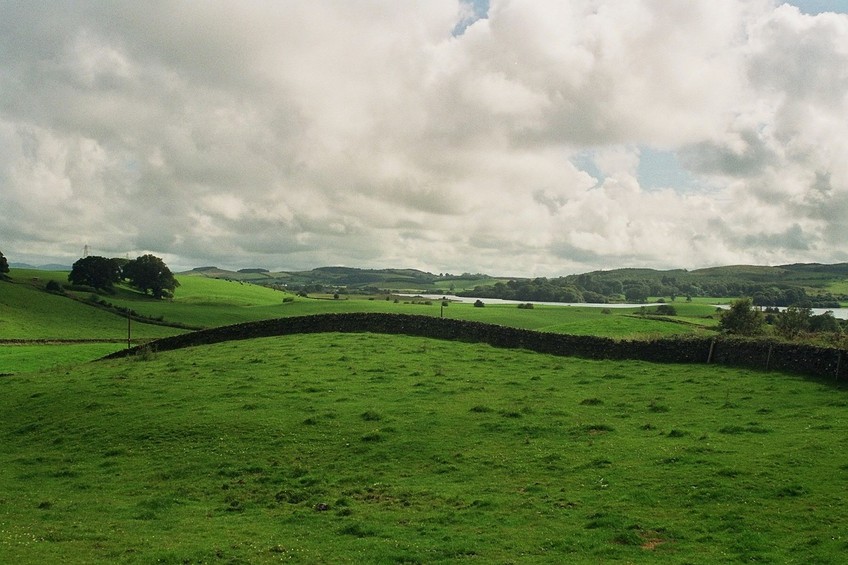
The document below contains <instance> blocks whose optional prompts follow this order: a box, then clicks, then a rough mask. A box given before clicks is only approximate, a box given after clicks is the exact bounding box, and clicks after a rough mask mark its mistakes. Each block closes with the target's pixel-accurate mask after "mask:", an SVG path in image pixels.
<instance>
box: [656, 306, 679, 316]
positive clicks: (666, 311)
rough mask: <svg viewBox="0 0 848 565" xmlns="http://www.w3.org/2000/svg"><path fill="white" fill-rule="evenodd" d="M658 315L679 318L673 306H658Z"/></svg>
mask: <svg viewBox="0 0 848 565" xmlns="http://www.w3.org/2000/svg"><path fill="white" fill-rule="evenodd" d="M657 314H661V315H663V316H677V308H675V307H674V306H672V305H671V304H660V305H659V306H657Z"/></svg>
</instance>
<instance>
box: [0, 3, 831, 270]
mask: <svg viewBox="0 0 848 565" xmlns="http://www.w3.org/2000/svg"><path fill="white" fill-rule="evenodd" d="M481 15H482V14H481V13H480V12H479V9H478V11H477V12H473V15H472V12H471V11H469V4H468V3H466V2H459V1H455V0H442V1H430V0H427V1H424V0H422V1H419V2H411V3H398V2H395V1H392V0H380V1H378V0H368V1H365V2H356V3H351V2H341V1H333V0H327V1H315V2H308V3H307V2H302V3H277V2H263V1H257V2H250V3H238V4H236V3H230V2H224V1H216V2H205V3H190V2H186V3H172V2H161V3H159V2H151V3H144V4H143V5H139V4H137V3H131V2H110V3H107V4H87V5H83V6H74V5H69V4H65V3H50V2H30V3H13V4H3V5H2V7H0V91H2V92H3V93H4V94H3V97H2V98H0V210H2V213H0V248H2V249H3V251H4V253H5V254H6V255H7V257H9V258H10V260H11V261H16V260H29V259H30V258H35V257H37V256H42V257H45V258H47V259H49V260H51V261H52V260H62V261H64V262H72V261H73V260H75V259H76V258H77V257H78V256H79V253H80V252H81V249H82V246H83V245H84V244H86V243H88V244H90V245H91V246H92V248H93V249H96V250H98V252H99V253H102V254H107V255H120V256H123V255H124V254H125V253H134V252H141V251H149V252H153V253H157V254H159V255H161V256H163V257H166V258H168V260H170V261H172V262H174V263H175V264H176V265H179V266H183V267H192V266H196V265H199V264H219V265H221V266H230V267H242V266H265V267H268V268H292V269H293V268H305V267H314V266H320V265H325V264H347V265H354V266H411V267H419V268H424V269H428V270H432V271H436V272H442V271H452V272H453V271H486V272H492V273H510V274H516V275H521V274H523V275H536V274H539V275H556V274H563V273H567V272H574V271H582V270H589V269H593V268H613V267H617V266H643V265H644V266H654V267H677V266H683V267H697V266H702V265H707V264H720V263H738V262H770V263H776V262H790V261H792V262H794V261H842V260H845V259H846V253H845V252H843V251H840V249H843V248H844V247H845V243H846V238H848V235H846V234H848V225H846V222H848V220H846V219H845V218H848V146H846V145H845V143H844V139H846V135H848V123H846V121H845V120H844V116H845V115H848V112H846V110H848V107H846V105H847V104H848V98H846V94H845V93H846V92H848V70H846V69H848V16H846V15H844V14H821V15H817V16H809V15H805V14H802V13H801V12H800V11H798V10H797V9H795V8H793V7H791V6H788V5H782V6H779V5H777V3H773V2H771V1H768V0H755V1H742V0H739V1H732V0H729V1H727V2H714V1H711V0H699V1H693V2H687V3H685V5H684V4H681V3H669V2H666V1H664V0H643V1H640V2H630V1H624V0H621V1H601V0H581V1H574V2H560V1H556V0H550V1H545V0H532V1H530V0H503V1H497V0H493V1H492V2H491V5H490V8H489V11H488V14H487V17H485V18H482V19H480V16H481ZM463 22H464V23H463ZM458 24H459V26H458ZM466 26H467V27H466ZM458 30H461V34H457V35H455V33H458ZM643 148H651V150H652V151H654V150H661V151H663V152H672V153H674V154H676V156H677V158H678V159H676V160H675V159H668V160H667V162H669V163H674V162H679V163H680V164H681V165H682V166H683V167H685V168H686V171H683V172H681V174H669V175H665V177H664V178H671V179H673V178H681V179H682V178H686V179H693V181H692V182H690V181H687V184H686V185H685V186H668V187H665V185H662V186H663V187H664V188H663V189H662V190H657V189H655V188H651V189H650V190H648V189H646V188H645V187H644V186H641V185H640V180H642V179H640V177H639V175H640V174H644V170H650V169H645V168H641V169H640V160H641V159H642V153H643ZM587 155H590V156H591V157H592V163H591V165H592V166H591V167H589V168H587V170H581V169H580V168H578V167H577V166H575V165H574V164H573V163H581V162H582V163H583V164H584V165H586V159H585V156H587ZM581 156H582V157H581ZM684 172H685V174H683V173H684ZM648 184H650V183H648ZM651 186H652V187H654V186H658V185H657V184H653V185H651ZM693 187H697V188H693Z"/></svg>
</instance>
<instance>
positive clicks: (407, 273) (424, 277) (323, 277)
mask: <svg viewBox="0 0 848 565" xmlns="http://www.w3.org/2000/svg"><path fill="white" fill-rule="evenodd" d="M179 274H182V275H188V276H203V277H211V278H216V279H226V280H233V281H241V282H250V283H254V284H261V285H266V286H284V287H287V288H290V289H291V288H293V289H300V288H304V289H306V290H308V291H310V292H318V291H320V289H321V288H325V289H328V290H329V289H340V288H345V289H349V290H354V291H355V290H366V291H367V290H371V291H373V290H375V289H379V290H394V291H412V292H427V291H431V292H443V290H444V289H442V288H440V287H439V283H445V286H448V283H449V282H450V281H457V282H458V283H461V281H463V280H465V279H472V278H473V279H474V280H475V281H477V282H479V281H480V280H487V279H488V278H489V277H488V276H487V275H479V274H478V275H470V274H468V273H465V274H463V275H450V274H439V275H436V274H433V273H428V272H425V271H420V270H418V269H359V268H356V267H333V266H330V267H318V268H316V269H312V270H309V271H279V272H270V271H268V270H266V269H258V268H254V269H241V270H239V271H230V270H226V269H220V268H218V267H212V266H207V267H197V268H195V269H192V270H191V271H186V272H184V273H179ZM459 286H461V285H459Z"/></svg>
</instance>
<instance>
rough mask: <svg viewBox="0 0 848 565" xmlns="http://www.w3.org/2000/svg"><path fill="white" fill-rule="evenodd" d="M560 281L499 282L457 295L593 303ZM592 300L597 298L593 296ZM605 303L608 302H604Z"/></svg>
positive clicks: (581, 293)
mask: <svg viewBox="0 0 848 565" xmlns="http://www.w3.org/2000/svg"><path fill="white" fill-rule="evenodd" d="M558 280H559V279H546V278H536V279H519V280H511V281H509V282H506V283H503V282H497V283H495V284H494V285H491V286H490V285H482V286H476V287H474V290H471V291H468V292H464V293H457V294H458V295H460V296H463V295H464V296H479V297H480V298H501V299H505V300H528V301H533V302H591V301H592V300H587V299H586V296H585V295H584V293H583V292H581V291H580V289H578V288H577V287H575V286H573V285H569V286H561V285H559V284H557V281H558ZM590 298H596V297H595V296H591V297H590ZM603 302H606V301H605V300H603Z"/></svg>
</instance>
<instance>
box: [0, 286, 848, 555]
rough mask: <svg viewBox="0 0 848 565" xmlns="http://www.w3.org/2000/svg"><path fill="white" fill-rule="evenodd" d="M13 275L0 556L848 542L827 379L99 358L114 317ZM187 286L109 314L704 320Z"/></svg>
mask: <svg viewBox="0 0 848 565" xmlns="http://www.w3.org/2000/svg"><path fill="white" fill-rule="evenodd" d="M244 274H246V275H251V276H256V275H261V274H262V273H244ZM337 274H338V273H337ZM12 275H13V281H12V282H0V339H11V340H15V341H18V342H24V344H23V345H20V344H15V345H12V344H9V343H0V375H2V376H0V413H2V414H3V418H0V445H2V446H3V449H0V561H2V562H9V563H24V564H26V563H52V562H62V563H115V562H122V563H153V562H164V563H185V562H189V563H194V562H212V563H265V562H268V563H270V562H278V561H294V562H301V563H452V562H456V561H464V560H472V559H473V560H476V561H480V562H484V563H490V562H495V563H507V562H528V563H529V562H550V563H563V562H567V563H599V562H631V563H632V562H638V563H663V564H665V563H693V562H697V563H728V562H751V561H754V562H795V563H832V562H838V561H839V560H840V559H841V558H840V557H839V556H840V555H842V554H843V553H844V552H845V550H846V549H848V543H846V541H845V539H844V536H842V533H841V530H840V529H839V528H840V527H841V524H842V523H843V522H844V521H845V519H846V518H848V510H846V509H845V507H844V505H843V504H842V498H843V495H844V492H845V489H846V488H848V454H846V452H845V450H843V449H840V446H841V445H842V444H843V443H844V438H845V437H846V432H848V420H846V419H845V418H844V410H845V407H846V406H848V400H846V398H845V396H844V395H845V391H844V390H843V389H841V388H836V387H834V386H832V385H831V384H828V383H823V382H817V381H815V380H805V379H801V378H797V377H792V376H788V375H785V374H779V373H772V372H758V371H745V370H738V369H730V368H726V367H719V366H715V365H702V366H690V365H687V366H681V365H655V364H650V363H643V362H635V361H634V362H598V361H589V360H582V359H576V358H564V357H553V356H549V355H543V354H537V353H530V352H528V351H525V350H506V349H495V348H492V347H489V346H486V345H481V344H471V343H457V342H446V341H435V340H430V339H424V338H413V337H408V336H400V335H369V334H337V333H328V334H318V335H298V336H286V337H276V338H264V339H254V340H248V341H242V342H232V343H221V344H216V345H208V346H201V347H193V348H188V349H184V350H179V351H169V352H164V351H162V352H155V351H152V352H148V353H145V354H142V355H138V356H135V357H132V358H128V359H123V360H110V361H99V362H91V361H90V360H91V359H94V358H96V357H100V356H102V355H104V354H106V353H110V352H111V351H114V350H115V349H117V348H121V347H123V346H124V345H123V344H122V343H120V342H114V341H112V340H115V339H117V340H121V339H122V338H123V337H125V335H126V334H125V331H126V320H125V318H124V317H122V316H118V315H116V314H115V313H114V311H112V310H110V309H108V308H104V307H103V306H102V305H95V304H92V302H91V301H90V300H89V298H90V297H89V296H88V294H89V293H87V292H85V291H74V292H70V293H69V295H70V296H60V295H56V294H50V293H47V292H45V291H44V290H43V287H44V285H45V284H46V282H47V281H48V280H57V281H58V282H64V280H63V277H66V276H67V274H66V273H50V272H38V273H33V272H29V271H23V270H15V269H13V272H12ZM399 276H400V275H399ZM178 280H179V281H180V283H181V286H180V287H179V288H178V289H177V293H176V296H175V298H174V300H173V301H157V300H152V299H151V298H149V297H145V296H143V295H141V294H139V293H137V292H135V291H133V290H131V289H129V288H118V289H116V291H115V293H114V294H112V295H103V296H102V297H99V298H98V300H105V301H108V302H110V303H111V304H113V305H114V306H118V307H127V308H131V309H132V310H134V311H136V312H138V313H139V314H140V315H143V316H148V317H155V318H162V319H163V321H164V322H173V323H180V324H184V325H190V326H198V327H199V326H204V327H211V326H217V325H222V324H226V323H235V322H243V321H251V320H259V319H265V318H272V317H274V318H276V317H284V316H295V315H297V316H300V315H304V314H310V313H328V312H392V313H409V314H424V315H432V316H440V315H444V316H445V317H453V318H457V319H464V320H473V321H481V322H490V323H499V324H503V325H509V326H515V327H522V328H527V329H536V330H540V331H549V332H562V333H574V334H587V335H603V336H608V337H614V338H634V337H656V336H659V335H671V334H679V333H683V334H685V333H702V332H709V331H711V330H710V328H712V327H713V326H714V324H715V322H716V319H715V317H714V307H713V306H710V305H707V304H697V303H692V304H676V307H677V309H678V314H679V315H678V316H676V317H674V318H654V317H650V316H645V315H644V314H645V313H644V312H641V311H640V309H631V310H624V309H622V310H619V309H612V310H610V311H609V313H604V312H603V311H602V310H601V309H597V308H584V307H542V306H537V307H535V308H533V309H518V308H517V307H515V306H496V305H492V304H490V305H486V306H485V307H483V308H475V307H473V306H471V305H469V304H457V303H452V304H450V305H449V306H448V307H446V308H444V309H442V306H441V304H440V301H435V302H430V303H428V301H424V300H415V299H411V298H410V299H397V301H396V300H395V299H394V298H391V297H390V299H389V300H385V299H375V297H371V299H368V298H363V297H359V298H355V297H352V296H351V297H341V298H340V299H338V300H334V299H332V296H331V295H329V296H328V295H320V296H321V297H320V298H319V297H317V296H319V295H313V296H314V297H312V298H304V297H301V296H295V295H293V294H291V293H288V292H281V291H279V290H274V289H272V288H269V287H265V286H260V285H255V284H250V283H247V282H244V281H231V280H223V279H216V278H214V277H209V276H204V275H203V274H198V273H192V274H186V275H179V276H178ZM73 298H76V300H75V299H73ZM133 331H134V335H137V336H140V337H148V338H152V337H158V336H164V335H172V334H174V333H178V332H182V331H185V330H182V329H179V328H174V327H167V326H162V325H153V324H143V323H140V322H133ZM45 339H49V340H56V341H58V340H66V339H76V340H92V341H90V342H85V343H74V344H64V345H44V344H42V342H40V341H37V340H45Z"/></svg>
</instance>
